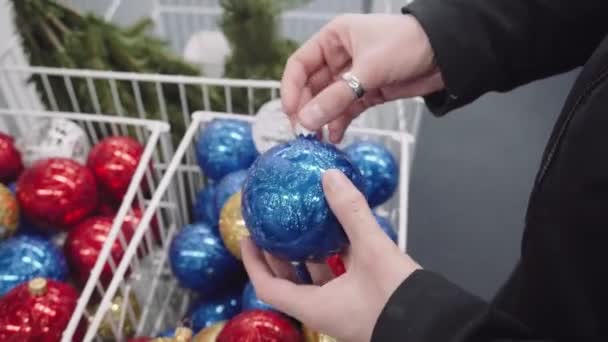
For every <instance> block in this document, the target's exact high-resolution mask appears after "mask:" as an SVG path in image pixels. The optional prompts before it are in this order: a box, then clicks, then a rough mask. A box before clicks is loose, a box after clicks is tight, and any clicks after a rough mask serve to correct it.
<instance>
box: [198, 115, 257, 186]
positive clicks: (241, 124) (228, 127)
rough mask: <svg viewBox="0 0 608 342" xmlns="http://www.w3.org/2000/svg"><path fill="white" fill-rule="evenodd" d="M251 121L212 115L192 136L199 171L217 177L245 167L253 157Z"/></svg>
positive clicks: (254, 156)
mask: <svg viewBox="0 0 608 342" xmlns="http://www.w3.org/2000/svg"><path fill="white" fill-rule="evenodd" d="M257 155H258V152H257V150H256V149H255V145H254V144H253V138H252V135H251V125H250V124H249V123H248V122H246V121H242V120H234V119H214V120H212V121H211V122H210V123H209V124H207V126H205V127H203V128H202V131H201V133H200V135H199V137H198V139H197V140H196V157H197V160H198V164H199V166H200V167H201V170H202V171H203V174H204V175H205V176H207V177H209V178H211V179H213V180H220V179H222V178H223V177H224V176H226V175H227V174H229V173H232V172H235V171H239V170H244V169H247V168H248V167H249V166H250V165H251V163H253V161H254V160H255V158H256V157H257Z"/></svg>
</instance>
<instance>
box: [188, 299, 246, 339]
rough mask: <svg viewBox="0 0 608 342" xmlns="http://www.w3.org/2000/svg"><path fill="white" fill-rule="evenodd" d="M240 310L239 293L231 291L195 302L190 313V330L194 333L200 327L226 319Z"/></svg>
mask: <svg viewBox="0 0 608 342" xmlns="http://www.w3.org/2000/svg"><path fill="white" fill-rule="evenodd" d="M240 312H241V294H240V293H231V294H225V295H223V296H220V297H217V298H213V299H210V300H205V301H200V302H199V303H196V304H195V307H194V310H193V311H192V313H191V314H190V322H191V323H192V331H193V332H194V333H195V334H196V333H197V332H199V331H200V330H201V329H204V328H206V327H208V326H210V325H213V324H215V323H218V322H221V321H227V320H229V319H231V318H232V317H234V316H236V315H237V314H238V313H240Z"/></svg>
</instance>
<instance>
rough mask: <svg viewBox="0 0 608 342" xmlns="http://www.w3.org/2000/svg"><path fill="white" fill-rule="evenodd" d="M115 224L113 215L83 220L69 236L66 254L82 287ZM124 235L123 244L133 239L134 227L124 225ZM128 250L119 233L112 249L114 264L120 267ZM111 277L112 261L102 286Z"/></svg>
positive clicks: (105, 268) (105, 269) (106, 270)
mask: <svg viewBox="0 0 608 342" xmlns="http://www.w3.org/2000/svg"><path fill="white" fill-rule="evenodd" d="M113 222H114V218H113V217H111V216H93V217H89V218H87V219H85V220H84V221H82V222H81V223H80V224H78V225H77V226H75V227H74V228H73V229H72V230H70V232H69V233H68V237H67V240H66V242H65V246H64V251H65V255H66V258H67V260H68V263H69V265H70V268H71V270H72V271H73V274H74V276H75V278H76V279H77V280H78V281H79V282H80V283H81V284H84V283H85V282H86V281H87V279H88V278H89V275H90V274H91V271H92V270H93V267H94V266H95V263H96V262H97V258H98V257H99V254H100V253H101V249H102V248H103V245H104V243H106V242H107V241H106V240H107V237H108V234H110V230H111V229H112V224H113ZM121 232H122V235H123V237H124V240H125V241H124V242H125V243H126V244H128V243H129V241H130V240H131V237H133V233H134V232H133V227H132V226H131V225H129V224H123V225H122V227H121ZM125 248H126V245H124V247H123V244H122V243H121V239H120V234H119V235H118V236H117V237H116V240H114V242H113V243H112V248H111V250H110V256H111V257H112V260H113V261H114V265H118V263H119V262H120V260H121V259H122V256H123V254H124V251H125ZM112 275H113V272H112V268H111V266H110V264H109V262H106V264H105V265H104V267H103V270H102V271H101V273H100V275H99V279H100V281H101V282H102V283H106V284H107V283H108V282H109V281H110V280H111V279H112Z"/></svg>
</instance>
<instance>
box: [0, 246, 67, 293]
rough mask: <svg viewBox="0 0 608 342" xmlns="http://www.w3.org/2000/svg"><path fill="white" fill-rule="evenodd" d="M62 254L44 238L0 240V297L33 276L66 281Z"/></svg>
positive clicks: (65, 267)
mask: <svg viewBox="0 0 608 342" xmlns="http://www.w3.org/2000/svg"><path fill="white" fill-rule="evenodd" d="M67 274H68V269H67V264H66V262H65V257H64V256H63V254H62V253H61V251H60V250H59V249H58V248H57V247H55V245H53V243H52V242H51V241H49V240H48V239H45V238H43V237H38V236H27V235H21V236H16V237H13V238H11V239H8V240H5V241H3V242H2V243H0V296H2V295H4V294H5V293H6V292H8V291H9V290H10V289H12V288H13V287H15V286H17V285H19V284H21V283H23V282H26V281H28V280H31V279H33V278H36V277H43V278H52V279H55V280H65V278H66V277H67Z"/></svg>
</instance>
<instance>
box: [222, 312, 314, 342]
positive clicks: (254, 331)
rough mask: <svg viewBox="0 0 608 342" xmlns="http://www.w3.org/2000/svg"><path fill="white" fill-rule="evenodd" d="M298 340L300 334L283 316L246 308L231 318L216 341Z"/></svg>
mask: <svg viewBox="0 0 608 342" xmlns="http://www.w3.org/2000/svg"><path fill="white" fill-rule="evenodd" d="M237 341H238V342H300V341H302V335H301V334H300V332H299V331H298V329H296V327H295V326H294V325H293V324H292V323H291V322H290V321H289V320H288V319H287V318H285V316H283V315H281V314H279V313H277V312H274V311H268V310H248V311H244V312H242V313H240V314H238V315H236V316H235V317H234V318H232V319H231V320H230V321H228V323H226V325H225V326H224V329H222V332H221V333H220V334H219V336H218V337H217V342H237Z"/></svg>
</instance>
